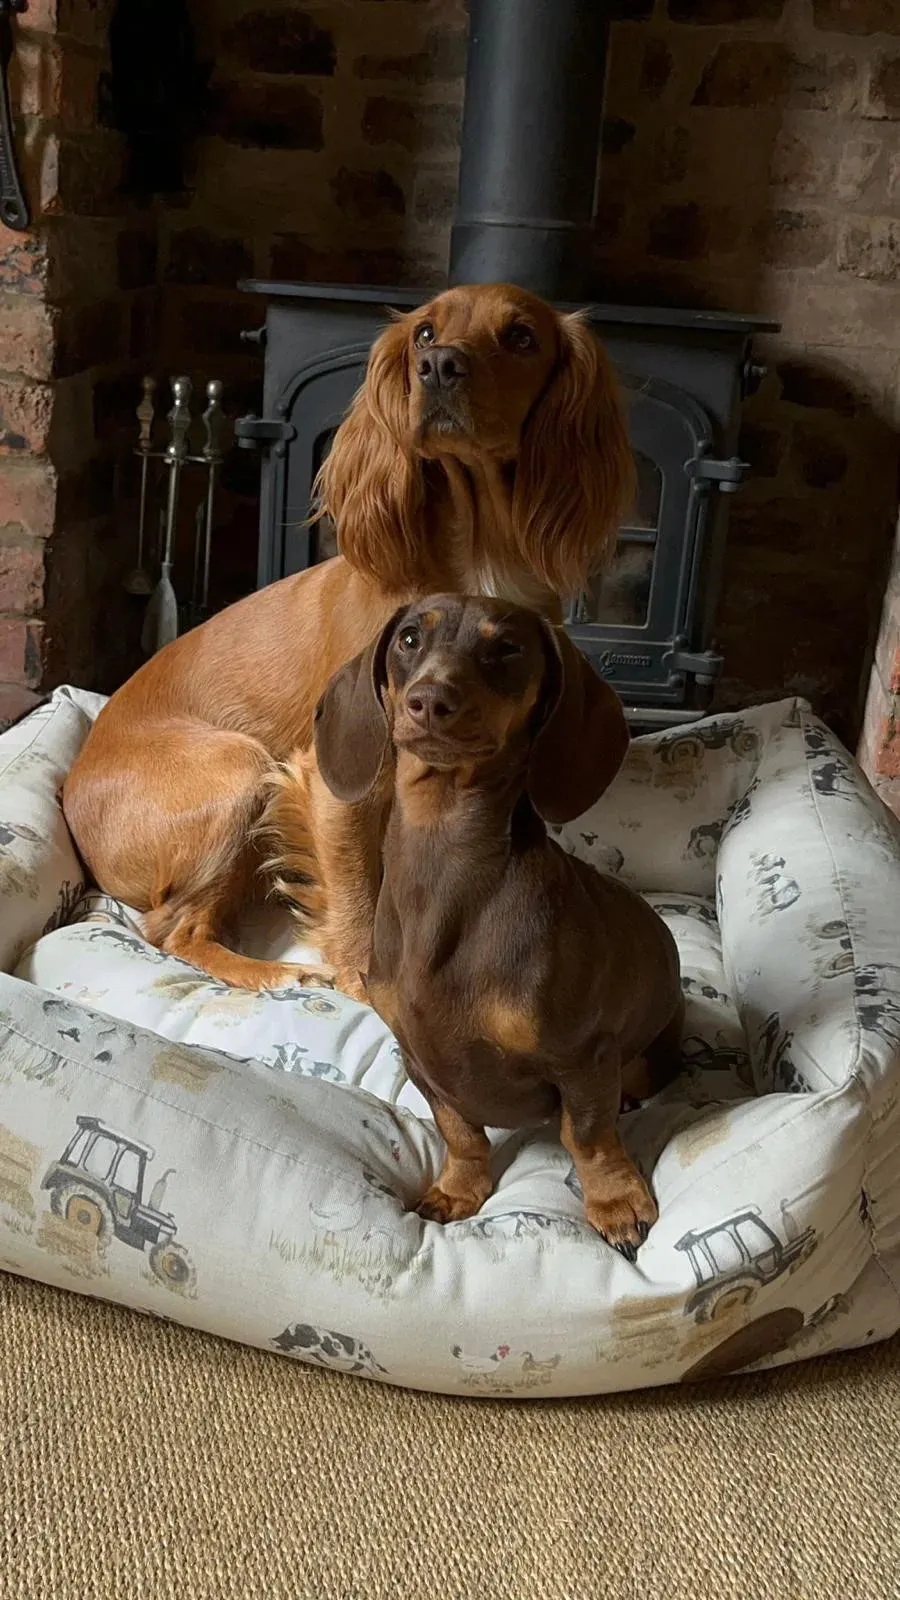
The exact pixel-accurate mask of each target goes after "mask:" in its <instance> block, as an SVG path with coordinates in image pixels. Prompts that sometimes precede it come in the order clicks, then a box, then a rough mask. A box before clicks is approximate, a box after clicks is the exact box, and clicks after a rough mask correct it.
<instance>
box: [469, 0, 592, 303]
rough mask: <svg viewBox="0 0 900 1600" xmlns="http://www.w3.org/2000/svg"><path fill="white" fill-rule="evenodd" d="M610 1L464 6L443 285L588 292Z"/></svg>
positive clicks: (567, 295) (508, 0) (561, 294)
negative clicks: (454, 180)
mask: <svg viewBox="0 0 900 1600" xmlns="http://www.w3.org/2000/svg"><path fill="white" fill-rule="evenodd" d="M609 12H610V0H470V3H469V56H468V68H467V74H466V99H465V109H464V114H463V130H462V152H461V159H460V173H459V200H458V204H457V214H456V222H455V224H454V227H453V233H452V236H451V243H450V282H451V284H453V283H490V282H511V283H518V284H520V285H521V286H522V287H523V288H526V289H532V290H533V291H534V292H535V293H536V294H541V295H544V296H545V297H546V298H547V299H550V300H581V299H584V298H590V296H591V279H592V273H591V266H590V255H591V251H590V234H591V223H592V219H593V215H594V200H595V190H596V180H597V164H598V158H599V149H600V127H601V121H602V117H603V87H604V77H605V72H606V51H607V43H608V39H609Z"/></svg>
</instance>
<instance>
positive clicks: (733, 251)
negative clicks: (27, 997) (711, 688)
mask: <svg viewBox="0 0 900 1600" xmlns="http://www.w3.org/2000/svg"><path fill="white" fill-rule="evenodd" d="M57 7H59V8H60V11H59V12H58V13H57V10H56V8H57ZM109 9H110V0H93V3H92V4H89V3H88V0H81V3H80V4H79V5H78V6H76V5H75V4H74V0H34V3H33V7H32V10H31V12H30V13H29V17H28V23H29V27H28V29H27V30H26V29H24V28H23V29H21V30H20V32H19V40H20V47H19V54H20V55H21V56H23V59H22V62H21V66H20V71H21V87H20V90H19V91H18V92H19V94H20V96H21V109H22V113H23V118H24V121H23V129H24V132H25V138H26V144H27V145H28V149H27V174H26V175H27V178H28V183H29V190H30V192H32V194H34V193H40V194H41V195H42V196H43V199H42V206H43V216H42V219H41V221H40V224H39V227H38V229H37V231H36V234H35V235H34V236H33V237H29V238H26V239H24V240H22V239H19V238H13V237H12V236H9V238H8V239H6V240H3V241H2V242H3V244H4V245H5V247H6V248H5V250H3V251H0V293H3V294H4V295H7V296H11V297H14V298H15V303H16V308H17V310H18V311H19V312H20V313H21V316H20V320H19V321H17V322H14V321H13V320H10V321H9V328H10V329H11V330H12V329H13V327H14V326H15V327H16V328H17V329H18V332H16V333H15V334H14V333H13V332H12V331H10V332H9V333H8V334H7V333H6V332H5V331H4V332H3V333H2V334H0V339H8V341H9V342H8V344H7V346H6V351H7V353H6V354H4V355H3V356H2V360H0V386H2V387H0V396H5V395H6V393H7V387H9V384H8V374H10V373H11V374H13V376H14V379H15V381H14V382H13V383H12V385H11V386H12V388H13V389H14V390H15V394H14V395H13V394H10V395H9V396H8V397H7V399H6V400H3V399H2V398H0V411H2V410H3V406H4V404H5V405H6V408H7V410H6V413H4V430H5V435H6V436H7V437H8V436H10V435H12V436H13V437H14V438H15V437H18V439H20V440H22V441H23V442H24V447H23V445H18V446H16V447H15V448H14V449H13V451H12V452H11V455H10V451H9V445H8V444H7V445H5V446H4V445H3V443H2V439H3V437H4V433H3V432H0V449H5V450H6V451H7V456H8V458H9V459H11V457H12V456H14V457H15V470H14V472H12V473H11V474H6V473H4V474H3V478H4V486H3V488H2V490H0V528H3V529H5V531H4V532H3V533H2V534H0V548H2V552H3V553H2V556H0V560H2V561H3V562H4V563H5V565H4V566H3V567H2V568H0V595H5V596H6V598H7V599H8V598H9V596H10V594H17V595H18V599H17V600H16V604H15V606H14V607H12V612H13V613H14V615H11V613H10V610H9V609H8V608H7V605H6V600H5V599H4V600H3V604H2V607H0V683H2V682H4V681H7V682H8V681H11V680H12V679H15V680H16V681H23V682H24V681H27V682H29V683H37V682H39V681H42V680H43V681H47V679H48V677H49V678H51V679H52V677H53V675H54V674H56V675H57V676H59V675H68V676H76V677H78V678H79V679H80V680H81V681H94V682H98V683H99V682H107V681H113V680H114V678H115V676H116V673H117V672H120V671H121V670H122V663H123V661H124V660H125V659H126V657H128V658H129V659H134V657H133V642H134V628H133V621H132V619H131V613H130V612H129V609H128V608H129V606H130V605H131V602H130V601H127V600H126V599H125V598H124V597H123V596H122V595H121V591H120V590H119V588H118V579H119V577H120V576H121V572H122V570H124V567H126V566H127V565H129V564H130V556H131V545H130V538H128V537H126V534H128V533H129V532H130V524H129V515H130V512H131V510H132V509H133V508H132V506H131V504H130V501H129V497H128V494H127V493H123V494H121V495H120V496H119V523H118V531H117V523H116V521H115V518H114V517H113V516H112V515H111V513H110V472H111V460H112V455H113V454H114V453H115V450H116V449H119V450H121V448H122V446H123V444H124V441H125V440H126V438H127V437H128V431H127V430H128V429H131V436H132V437H133V424H132V422H131V410H132V408H133V406H134V404H135V403H136V401H137V398H138V390H137V379H138V377H139V374H140V370H141V366H142V364H147V363H150V362H151V361H152V365H153V368H154V370H155V371H156V372H157V374H158V375H160V376H162V375H163V374H164V373H166V372H173V371H175V370H181V369H184V370H187V371H189V372H190V373H191V375H192V376H193V377H194V378H195V380H197V381H199V380H200V379H201V378H205V377H208V376H209V375H211V374H212V375H216V376H222V377H224V378H225V379H226V381H227V382H228V384H229V385H230V393H231V405H232V409H233V410H240V409H242V408H245V407H246V406H248V405H252V404H253V402H254V400H256V399H257V397H258V377H259V361H258V357H257V356H256V355H255V354H254V353H252V352H251V351H249V350H248V349H246V348H245V347H242V346H240V345H239V344H238V342H237V334H238V332H239V330H240V329H242V328H244V327H247V326H251V325H252V324H253V322H254V321H255V320H257V318H258V314H259V310H260V307H259V306H258V305H255V304H254V303H253V302H252V301H248V300H247V299H246V298H245V297H242V296H239V295H238V294H237V293H236V291H235V288H234V284H235V280H236V279H237V278H238V277H239V276H241V275H244V274H253V275H256V276H260V277H263V276H273V277H298V278H309V279H324V280H332V281H336V280H343V281H359V280H365V281H369V282H383V283H392V282H399V283H410V284H420V285H422V286H423V287H426V288H427V287H430V286H432V285H435V284H438V283H440V281H441V277H442V274H443V271H444V266H445V262H446V252H447V238H448V233H449V225H450V220H451V215H452V209H453V202H454V195H455V180H456V166H457V159H458V130H459V115H460V106H461V100H462V73H463V67H464V39H465V6H464V3H463V0H352V3H349V0H314V3H308V4H306V5H297V4H293V3H292V4H289V3H287V0H256V3H254V0H192V5H191V10H192V15H193V16H194V18H195V22H196V25H197V31H198V43H199V48H200V53H201V55H203V56H204V57H205V58H207V59H208V60H210V61H211V62H212V63H213V72H212V77H211V81H210V95H209V104H208V107H207V109H206V113H205V123H204V127H203V131H202V134H201V137H200V139H199V140H198V142H197V144H196V147H195V149H194V152H193V157H192V170H191V174H190V189H189V191H188V193H187V194H186V195H185V196H183V197H180V198H179V199H177V200H171V201H169V202H167V203H165V204H163V203H160V204H158V205H157V206H156V207H155V208H154V209H153V210H152V211H147V212H142V213H137V212H128V211H126V210H125V209H123V204H122V201H121V199H120V198H118V197H117V195H116V183H117V181H118V171H119V164H120V161H121V148H120V145H119V142H118V140H117V138H116V136H114V135H112V134H108V133H98V132H96V131H88V130H89V129H91V130H93V124H92V123H91V121H90V119H89V118H88V120H86V121H84V122H83V123H82V127H83V130H84V131H83V132H82V133H81V134H79V136H78V138H77V139H67V132H68V128H69V122H68V119H69V118H76V119H77V117H78V116H81V117H82V118H85V117H86V116H87V108H89V107H90V106H91V105H92V96H93V94H94V92H95V91H94V85H95V82H96V73H97V71H98V70H99V66H100V64H101V59H102V54H103V48H104V40H105V28H106V25H107V20H108V12H109ZM618 12H619V15H620V20H619V21H617V22H616V24H615V26H614V29H613V41H612V52H611V62H610V71H609V87H608V95H607V105H606V113H607V116H606V134H605V154H604V161H603V175H602V186H601V205H600V216H599V222H598V233H597V264H598V270H599V272H600V274H601V278H602V280H603V282H604V286H605V288H606V291H607V292H608V293H609V294H610V295H618V296H621V297H623V298H627V299H629V300H632V301H639V300H642V299H643V300H646V301H647V302H649V303H657V304H658V303H667V302H668V303H679V304H683V305H696V304H701V305H702V304H709V305H725V306H730V307H732V308H734V309H737V310H746V311H760V312H765V313H769V314H772V315H774V316H776V317H779V318H780V319H781V320H782V322H783V324H784V331H783V334H782V335H781V336H780V337H779V338H778V339H777V340H772V341H769V342H768V344H767V346H766V347H765V348H764V349H763V350H762V352H761V353H762V354H763V356H764V358H765V359H766V360H767V361H768V363H769V367H770V373H769V377H768V378H767V380H766V382H765V384H764V385H763V387H762V389H761V391H760V392H759V393H758V394H757V395H756V396H755V397H754V398H753V399H752V400H751V401H749V402H748V404H747V408H746V419H745V428H744V436H743V441H742V448H743V450H744V451H745V453H746V455H747V457H748V459H750V460H751V461H752V463H753V465H754V469H755V479H754V481H753V483H752V484H751V485H750V486H749V488H748V489H747V490H746V491H745V492H744V493H743V494H742V496H741V497H740V498H739V499H738V500H737V501H736V502H735V505H734V508H733V512H732V523H731V529H732V532H731V540H730V549H729V563H728V570H727V574H726V592H725V597H724V601H723V607H722V613H721V625H720V643H721V644H722V646H723V648H724V651H725V655H726V660H727V670H728V677H727V680H726V682H725V684H724V685H723V687H722V696H721V697H722V700H723V702H724V703H727V704H736V703H739V702H741V701H743V700H746V699H748V698H765V697H770V696H773V695H778V694H782V693H784V692H785V691H786V690H787V691H791V692H792V691H799V692H802V693H806V694H808V695H810V697H811V698H812V699H813V700H814V701H815V703H816V704H817V705H818V706H819V707H820V708H821V709H822V710H824V711H825V712H826V713H827V714H828V715H829V716H830V717H831V719H832V720H833V721H834V722H835V724H836V725H837V726H838V727H839V728H840V730H841V731H842V732H843V733H844V734H845V735H846V736H850V737H852V736H853V735H854V732H855V730H856V729H857V728H858V726H859V723H860V719H861V715H862V707H863V703H864V699H865V691H866V686H867V682H868V675H869V665H870V662H871V659H872V653H873V650H874V646H875V641H876V635H877V632H878V624H879V613H880V610H881V602H882V597H883V595H884V588H885V581H886V579H887V574H888V569H889V563H890V556H891V542H892V532H893V529H894V526H895V524H896V515H897V462H898V446H897V424H898V413H900V6H898V5H897V4H895V0H655V3H654V0H620V3H619V6H618ZM76 16H78V17H79V18H80V19H81V20H80V21H79V22H78V24H77V25H76V24H75V23H74V21H73V20H72V19H73V18H74V17H76ZM54 22H55V24H56V32H55V34H54V32H53V24H54ZM26 43H27V45H28V49H29V51H30V52H31V54H30V56H29V57H28V58H27V59H26V58H25V57H24V54H23V52H24V46H25V44H26ZM39 62H40V63H42V66H41V68H40V69H39V67H38V63H39ZM53 62H60V63H62V64H64V65H65V70H63V68H62V66H61V67H60V69H59V71H57V69H56V67H54V66H53V65H52V63H53ZM67 73H68V77H67V76H66V74H67ZM60 83H61V84H62V85H63V86H64V87H63V88H62V89H59V88H54V87H53V86H54V85H59V84H60ZM29 84H30V85H31V87H30V88H28V85H29ZM66 84H68V85H69V86H70V87H69V88H65V85H66ZM76 86H77V92H76ZM53 94H56V95H57V100H56V102H55V104H56V105H57V106H58V109H57V110H56V111H51V112H47V110H46V107H47V105H48V104H50V105H51V106H52V105H53V104H54V102H53V99H52V96H53ZM29 95H30V96H31V99H30V100H29V98H28V96H29ZM41 96H45V97H46V96H49V97H50V99H49V101H48V100H47V99H41V98H40V97H41ZM59 96H61V98H59ZM69 97H71V98H69ZM79 103H80V104H81V107H82V110H81V111H80V112H79V111H78V109H77V107H78V105H79ZM29 106H31V107H32V108H38V109H31V110H29V109H28V108H29ZM40 108H43V109H40ZM47 116H49V117H50V118H51V120H49V121H47V120H46V117H47ZM53 118H55V119H56V120H55V121H54V120H53ZM54 141H56V142H55V143H54ZM29 305H30V306H31V311H28V309H27V307H28V306H29ZM29 317H33V321H29ZM3 326H4V330H5V329H6V326H7V324H6V323H5V322H4V325H3ZM42 341H43V343H42ZM48 341H49V343H48ZM48 350H49V351H50V352H51V355H52V365H51V366H50V367H49V368H48V362H49V361H50V360H51V356H50V355H48ZM48 406H49V407H50V411H48ZM17 408H18V409H17ZM51 413H52V415H51ZM95 415H96V418H97V437H96V438H95V437H94V436H93V433H92V427H91V423H92V420H93V418H94V416H95ZM126 425H127V426H126ZM42 430H43V432H42ZM67 452H68V456H69V459H68V461H67ZM256 470H257V467H256V462H255V458H254V457H253V456H252V455H250V454H245V453H243V452H241V453H238V454H237V455H236V456H235V457H234V458H233V460H232V461H231V462H230V463H229V468H228V472H227V473H226V482H225V494H224V497H223V503H222V522H221V526H220V529H219V532H218V536H217V561H216V577H217V585H216V590H217V598H218V599H219V600H221V601H224V600H227V599H230V598H232V597H233V596H234V595H236V594H237V593H239V592H241V591H242V590H244V589H246V588H248V587H250V586H251V585H252V583H253V575H254V567H255V536H256V502H255V490H256V482H255V473H256ZM18 477H21V479H22V494H23V495H24V496H26V498H27V495H29V494H30V495H31V497H32V498H31V507H32V509H31V510H30V511H28V514H27V515H26V514H25V512H23V513H22V515H19V514H18V512H16V513H15V514H13V511H14V508H13V511H11V510H10V508H9V505H8V503H7V502H8V500H9V496H10V495H11V494H13V493H14V492H15V486H16V482H17V481H18ZM9 485H11V487H9ZM63 487H65V494H64V495H62V498H61V494H62V489H63ZM125 487H126V490H127V482H126V485H125ZM50 502H52V525H51V524H49V523H48V518H49V517H50V516H51V512H50V511H49V510H48V505H49V504H50ZM26 510H27V507H26ZM29 516H30V517H31V518H32V520H31V521H29V520H28V518H29ZM48 531H52V540H51V545H50V549H51V551H53V552H54V556H53V560H52V561H51V562H50V564H49V578H48V567H47V563H46V562H45V561H44V559H43V558H44V556H45V555H46V553H47V548H48V546H47V543H46V540H47V537H48ZM86 550H90V552H91V555H92V560H94V562H95V565H96V567H97V569H98V572H99V575H100V579H101V580H102V582H104V583H105V584H106V589H105V591H104V598H103V599H102V600H96V599H91V597H90V595H89V594H88V592H87V591H86V589H85V586H84V581H83V578H82V574H83V572H84V570H85V562H84V557H85V552H86ZM57 551H58V552H59V554H58V556H57V554H56V552H57ZM57 560H58V561H59V563H60V565H59V568H58V574H59V575H58V576H56V575H55V574H56V573H57ZM4 572H5V573H7V574H8V576H7V577H6V579H5V581H4V578H3V573H4ZM16 586H18V588H17V587H16ZM51 591H52V592H51ZM42 595H43V599H44V604H43V606H42V604H41V599H42ZM104 608H106V614H110V612H111V611H112V612H114V614H115V615H116V616H122V617H123V619H125V621H124V624H123V628H122V629H121V638H122V648H121V649H120V650H119V652H118V657H117V659H110V658H109V657H106V658H105V659H101V657H100V656H98V654H97V650H96V646H95V645H94V644H92V637H93V635H94V634H95V632H96V623H97V619H98V618H99V617H100V616H101V615H103V614H104ZM885 616H886V627H887V628H889V627H890V626H891V617H892V616H893V611H892V602H891V600H890V599H889V601H888V604H887V606H886V610H885ZM29 619H37V620H29ZM66 619H67V620H66ZM64 621H65V622H66V625H65V627H63V622H64ZM885 637H887V635H885ZM898 642H900V640H898ZM129 650H131V651H132V656H131V657H129ZM889 657H890V647H889V645H888V644H886V643H885V642H884V639H883V640H882V642H881V644H880V645H879V662H880V663H881V672H882V677H884V679H885V688H886V692H888V693H890V692H892V691H891V674H892V673H893V666H891V667H890V668H888V667H887V666H886V665H885V663H886V662H887V661H888V659H889ZM891 659H892V658H891ZM874 716H875V713H874V711H873V710H872V705H871V700H870V709H869V714H868V719H867V729H868V739H869V744H868V745H867V747H866V748H867V750H868V749H869V748H870V747H872V748H873V750H874V745H873V740H876V738H877V737H880V735H878V734H876V733H873V732H872V729H873V727H874V726H875V725H876V722H877V728H878V729H881V728H882V724H884V726H885V727H887V726H888V713H887V712H885V715H884V717H881V718H880V720H879V719H876V722H873V718H874ZM892 726H893V724H892V723H890V727H892ZM885 759H887V758H885ZM871 760H872V762H874V760H875V756H874V754H872V756H871ZM885 781H888V780H887V777H885Z"/></svg>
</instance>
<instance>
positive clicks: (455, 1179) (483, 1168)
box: [417, 1105, 494, 1222]
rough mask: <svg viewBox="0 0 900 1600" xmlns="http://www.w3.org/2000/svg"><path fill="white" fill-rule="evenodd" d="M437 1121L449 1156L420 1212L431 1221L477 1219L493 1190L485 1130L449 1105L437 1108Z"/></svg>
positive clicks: (421, 1201) (424, 1197) (489, 1151)
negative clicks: (477, 1212)
mask: <svg viewBox="0 0 900 1600" xmlns="http://www.w3.org/2000/svg"><path fill="white" fill-rule="evenodd" d="M434 1120H435V1122H436V1123H437V1125H438V1128H439V1129H440V1132H441V1134H442V1135H443V1137H444V1140H445V1142H446V1145H447V1154H446V1156H445V1158H444V1165H443V1166H442V1168H441V1173H440V1177H439V1178H438V1181H437V1183H433V1184H432V1186H431V1188H430V1189H429V1190H428V1191H427V1192H426V1193H425V1194H424V1195H423V1196H422V1199H421V1200H420V1202H419V1205H418V1208H417V1209H418V1212H419V1216H420V1217H425V1218H426V1219H427V1220H428V1221H429V1222H461V1221H463V1219H464V1218H466V1217H474V1215H475V1213H476V1211H480V1210H481V1207H482V1206H483V1205H484V1202H485V1200H486V1199H487V1197H488V1195H489V1194H490V1193H491V1192H492V1190H493V1187H494V1182H493V1179H492V1177H491V1147H490V1143H489V1142H488V1140H487V1138H486V1137H485V1133H484V1129H483V1128H473V1127H472V1125H471V1123H468V1122H466V1121H465V1120H464V1118H462V1117H461V1116H459V1115H458V1113H457V1112H455V1111H451V1109H450V1107H449V1106H444V1105H436V1106H435V1107H434Z"/></svg>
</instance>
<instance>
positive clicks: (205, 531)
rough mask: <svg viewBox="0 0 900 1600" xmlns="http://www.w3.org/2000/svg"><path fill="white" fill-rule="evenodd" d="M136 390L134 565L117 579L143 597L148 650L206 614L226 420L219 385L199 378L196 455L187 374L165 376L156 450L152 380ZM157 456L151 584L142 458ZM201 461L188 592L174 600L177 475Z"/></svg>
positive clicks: (146, 467)
mask: <svg viewBox="0 0 900 1600" xmlns="http://www.w3.org/2000/svg"><path fill="white" fill-rule="evenodd" d="M142 387H143V395H142V398H141V402H140V405H139V406H138V407H137V412H136V415H137V419H138V428H139V432H138V444H137V448H136V450H135V455H136V456H137V457H138V459H139V461H140V473H141V476H140V506H139V511H138V533H137V564H136V566H135V567H134V569H133V570H132V571H131V572H130V573H129V575H128V577H127V578H126V579H125V589H126V590H127V592H128V593H129V594H133V595H137V596H146V597H148V604H147V611H146V615H145V617H144V627H143V631H142V633H141V645H142V647H143V650H144V654H145V655H148V656H149V655H153V654H154V653H155V652H156V651H157V650H161V649H162V647H163V645H164V644H169V643H170V642H171V640H172V639H175V638H177V636H178V634H179V633H181V632H184V631H185V630H186V629H188V628H193V627H195V626H196V624H197V623H198V622H202V621H203V619H204V617H206V616H207V615H208V614H209V570H210V557H211V554H212V533H213V523H214V520H215V500H216V484H217V480H218V474H219V468H220V467H221V465H222V462H223V460H224V459H225V452H226V450H227V447H228V446H227V438H228V430H229V424H228V419H227V418H226V416H225V413H224V412H223V410H222V384H221V383H220V381H219V380H218V378H212V379H210V381H209V383H208V384H207V385H206V400H207V406H206V410H205V411H204V412H203V414H202V417H201V421H202V423H203V433H204V438H203V445H202V447H201V449H200V451H199V453H198V454H192V453H191V448H190V438H189V435H190V429H191V424H192V422H193V417H192V415H191V394H192V386H191V380H190V378H173V379H172V401H173V404H172V409H171V411H170V412H169V413H168V416H167V418H166V421H167V423H168V427H169V441H168V444H167V445H166V446H165V448H164V449H155V448H154V441H153V432H154V423H155V420H156V405H155V395H156V380H155V379H154V378H149V377H148V378H144V379H143V384H142ZM151 461H161V462H162V463H163V466H164V469H165V478H164V480H163V481H164V482H165V488H166V494H165V505H164V507H163V508H162V509H161V511H160V514H159V540H158V548H157V558H158V565H159V575H158V579H157V581H156V583H155V584H154V580H153V576H152V574H151V573H150V571H148V568H147V566H146V564H145V561H146V543H147V523H148V517H149V515H150V511H149V501H150V498H151V496H150V463H151ZM190 466H200V467H205V468H206V492H205V494H204V495H203V497H202V499H201V500H199V502H198V504H197V507H196V510H195V513H194V552H193V574H192V583H191V593H190V598H189V599H188V600H186V601H179V599H178V597H177V595H176V592H175V587H174V583H173V579H172V571H173V566H174V546H175V538H176V532H177V525H178V507H179V501H180V496H181V478H182V473H183V472H184V470H185V468H186V467H190Z"/></svg>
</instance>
